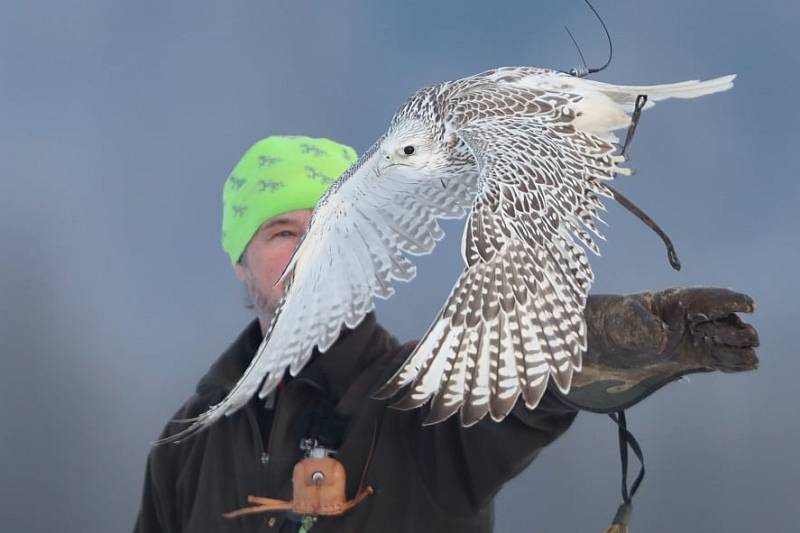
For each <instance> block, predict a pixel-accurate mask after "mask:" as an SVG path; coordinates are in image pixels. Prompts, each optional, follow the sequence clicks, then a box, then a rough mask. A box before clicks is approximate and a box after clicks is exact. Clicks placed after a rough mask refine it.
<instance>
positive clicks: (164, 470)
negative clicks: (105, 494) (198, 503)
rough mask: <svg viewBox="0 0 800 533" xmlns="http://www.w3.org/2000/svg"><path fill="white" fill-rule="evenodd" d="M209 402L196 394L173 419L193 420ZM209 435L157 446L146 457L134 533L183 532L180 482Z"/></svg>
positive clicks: (165, 433)
mask: <svg viewBox="0 0 800 533" xmlns="http://www.w3.org/2000/svg"><path fill="white" fill-rule="evenodd" d="M207 404H208V402H199V401H198V398H197V395H195V396H193V397H192V398H191V399H190V400H189V401H187V402H186V403H185V404H184V405H183V406H182V407H181V408H180V409H179V410H178V411H177V412H176V413H175V415H174V417H173V418H190V417H192V416H196V415H197V414H198V412H202V410H203V409H202V406H204V405H207ZM174 431H175V428H174V426H173V425H172V424H167V426H166V427H165V428H164V430H163V431H162V432H161V435H160V438H163V437H166V436H168V435H170V434H172V433H173V432H174ZM205 439H206V436H205V435H204V434H202V433H201V434H199V435H196V436H194V437H192V439H190V440H189V441H187V442H184V443H181V444H180V445H175V444H162V445H159V446H154V447H153V448H151V450H150V454H149V455H148V457H147V466H146V470H145V476H144V488H143V490H142V503H141V506H140V508H139V514H138V516H137V518H136V524H135V525H134V527H133V531H134V533H180V532H181V531H182V529H183V528H182V526H181V520H182V519H181V513H180V501H179V497H178V494H177V490H176V487H177V482H178V479H179V477H180V475H181V472H182V471H183V467H184V465H185V464H186V462H187V458H188V457H189V456H190V455H191V453H192V450H194V449H196V448H197V447H198V446H202V443H203V441H205Z"/></svg>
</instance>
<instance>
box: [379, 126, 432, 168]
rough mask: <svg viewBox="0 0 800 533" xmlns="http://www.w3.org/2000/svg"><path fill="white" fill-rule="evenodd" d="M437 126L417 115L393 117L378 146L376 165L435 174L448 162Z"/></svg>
mask: <svg viewBox="0 0 800 533" xmlns="http://www.w3.org/2000/svg"><path fill="white" fill-rule="evenodd" d="M440 139H441V135H440V134H439V132H437V130H436V128H435V127H434V126H433V125H432V124H429V123H427V121H424V120H420V119H410V118H407V117H404V118H403V119H402V120H396V121H394V122H393V123H392V126H391V128H389V131H388V132H387V133H386V135H385V136H384V138H383V141H382V142H381V143H380V147H379V148H378V153H377V155H378V161H377V164H378V168H379V169H380V171H381V172H385V171H388V170H404V169H409V170H416V171H417V172H419V173H421V174H424V175H426V176H430V177H431V178H434V177H435V178H438V177H439V175H440V173H441V171H442V170H443V169H444V168H445V167H446V166H447V165H448V157H447V154H446V152H445V150H444V146H443V143H442V142H441V140H440Z"/></svg>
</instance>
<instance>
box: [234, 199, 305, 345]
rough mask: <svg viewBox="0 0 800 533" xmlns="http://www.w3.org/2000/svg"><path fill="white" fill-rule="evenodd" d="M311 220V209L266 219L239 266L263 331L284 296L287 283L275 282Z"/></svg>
mask: <svg viewBox="0 0 800 533" xmlns="http://www.w3.org/2000/svg"><path fill="white" fill-rule="evenodd" d="M310 221H311V209H300V210H298V211H291V212H289V213H284V214H282V215H278V216H276V217H274V218H271V219H269V220H267V221H266V222H264V223H263V224H262V225H261V228H259V230H258V231H257V232H256V234H255V235H253V238H252V239H251V240H250V243H249V244H248V245H247V248H246V249H245V251H244V253H243V254H242V258H241V260H240V261H239V263H238V264H237V265H236V277H237V278H239V281H241V282H242V283H244V284H245V286H246V287H247V292H248V293H249V294H250V300H251V301H252V302H253V305H254V306H255V309H256V314H257V315H258V320H259V322H260V323H261V330H262V331H265V330H266V328H267V326H269V322H270V320H272V316H273V315H274V314H275V310H276V309H277V307H278V302H280V299H281V296H283V290H284V287H285V283H284V282H281V283H280V284H278V285H275V283H276V282H277V281H278V278H279V277H280V275H281V273H282V272H283V269H284V268H285V267H286V265H287V263H289V258H290V257H291V256H292V252H293V251H294V248H295V246H297V243H298V241H299V240H300V237H301V236H302V235H303V232H305V230H306V227H307V226H308V223H309V222H310Z"/></svg>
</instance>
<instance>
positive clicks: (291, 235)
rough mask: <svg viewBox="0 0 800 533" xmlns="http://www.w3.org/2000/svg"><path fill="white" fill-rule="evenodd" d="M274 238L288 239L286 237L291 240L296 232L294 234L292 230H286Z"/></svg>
mask: <svg viewBox="0 0 800 533" xmlns="http://www.w3.org/2000/svg"><path fill="white" fill-rule="evenodd" d="M273 237H278V238H286V237H289V238H291V237H294V232H293V231H291V230H288V229H285V230H283V231H279V232H278V233H276V234H275V235H273Z"/></svg>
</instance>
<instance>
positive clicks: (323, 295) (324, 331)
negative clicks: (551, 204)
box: [158, 141, 476, 443]
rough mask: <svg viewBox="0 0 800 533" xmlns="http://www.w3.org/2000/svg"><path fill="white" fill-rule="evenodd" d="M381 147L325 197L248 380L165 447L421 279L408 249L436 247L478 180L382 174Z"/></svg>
mask: <svg viewBox="0 0 800 533" xmlns="http://www.w3.org/2000/svg"><path fill="white" fill-rule="evenodd" d="M379 144H380V141H379V142H378V143H376V144H375V145H374V146H373V147H372V148H371V149H370V150H368V151H367V152H366V153H365V154H364V155H363V156H362V157H361V158H360V159H359V161H357V162H356V163H355V164H354V165H353V167H351V168H350V169H349V170H348V171H347V172H346V173H345V174H343V175H342V176H341V177H340V178H339V179H338V180H337V181H336V182H335V183H334V184H333V185H332V186H331V189H330V190H329V191H328V192H327V193H326V195H325V196H324V197H323V198H322V199H321V200H320V202H319V204H318V206H317V208H316V209H315V211H314V215H313V217H312V220H311V224H310V226H309V228H308V230H307V231H306V233H305V235H304V236H303V239H302V241H301V242H300V243H299V244H298V246H297V249H296V250H295V252H294V254H293V256H292V259H291V261H290V263H289V266H287V269H286V272H290V271H293V274H292V278H291V280H290V283H289V286H288V287H287V289H286V291H285V293H284V297H283V300H282V301H281V304H280V306H279V308H278V310H277V312H276V314H275V317H274V318H273V320H272V322H271V324H270V326H269V330H268V332H267V334H266V336H265V338H264V341H263V342H262V344H261V346H260V347H259V349H258V351H257V353H256V355H255V357H254V358H253V360H252V362H251V363H250V365H249V366H248V368H247V370H246V371H245V373H244V375H243V376H242V378H241V379H240V380H239V382H238V383H237V384H236V385H235V387H234V388H233V389H232V390H231V392H230V393H229V394H228V396H227V397H226V398H225V399H224V400H223V401H222V402H220V403H219V404H216V405H214V406H212V407H211V408H210V409H209V410H208V411H207V412H205V413H203V414H202V415H200V416H199V417H197V418H195V419H190V420H184V421H183V422H191V425H190V426H189V427H187V428H186V429H184V430H182V431H180V432H178V433H176V434H175V435H172V436H170V437H168V438H166V439H163V440H162V441H158V443H161V442H177V441H179V440H182V439H185V438H188V437H190V436H191V435H193V434H195V433H196V432H198V431H201V430H202V429H204V428H206V427H208V426H209V425H211V424H213V423H214V422H215V421H216V420H218V419H219V418H220V417H222V416H223V415H230V414H232V413H234V412H235V411H236V410H238V409H239V408H240V407H242V406H243V405H244V404H245V403H247V401H248V400H249V399H250V398H251V397H252V396H253V394H255V392H256V390H259V387H260V391H259V396H260V397H262V398H263V397H266V396H267V395H268V394H269V393H270V392H271V391H272V390H273V389H274V388H275V386H276V385H277V384H278V383H279V382H280V380H281V379H282V378H283V376H284V373H285V371H286V369H287V368H288V369H289V370H290V371H291V373H292V374H293V375H296V374H297V373H298V372H299V371H300V370H301V369H302V368H303V366H304V365H305V364H306V362H307V361H308V360H309V358H310V357H311V354H312V352H313V350H314V348H315V347H316V348H318V349H319V351H321V352H324V351H326V350H327V349H328V348H330V346H331V345H332V344H333V343H334V342H335V341H336V339H337V338H338V336H339V333H340V331H341V329H342V327H344V326H346V327H348V328H355V327H356V326H357V325H358V324H359V323H360V322H361V320H362V319H363V318H364V316H365V315H366V314H367V313H369V312H370V311H371V310H372V309H373V306H374V302H373V297H375V296H377V297H380V298H384V299H385V298H389V297H390V296H391V295H392V294H393V292H394V289H393V287H392V283H393V282H394V281H396V280H399V281H410V280H411V279H413V278H414V276H415V274H416V268H415V265H414V264H413V263H412V262H411V261H410V260H409V259H408V258H407V254H410V255H423V254H428V253H430V252H431V251H432V250H433V248H434V246H435V244H436V242H437V241H438V240H440V239H441V238H442V237H443V236H444V233H443V231H442V229H441V227H440V226H439V224H438V223H437V219H439V218H441V219H446V218H461V217H463V216H464V215H465V214H466V212H467V210H468V209H469V206H470V204H471V203H472V200H473V198H474V196H475V192H476V191H475V188H476V184H475V183H469V182H468V181H462V182H459V183H452V184H449V185H448V187H447V189H444V188H443V187H442V185H441V183H440V182H439V181H438V180H434V181H431V180H430V178H428V179H423V178H422V177H421V176H419V175H417V174H416V173H414V172H413V171H408V170H401V167H392V170H391V171H390V172H387V173H385V174H380V175H378V174H377V173H376V172H375V171H374V170H373V169H374V168H376V167H375V165H374V160H373V155H374V153H375V151H376V149H377V147H378V146H379ZM402 168H403V169H405V168H407V167H402ZM454 181H455V180H454ZM262 382H263V384H262Z"/></svg>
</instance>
